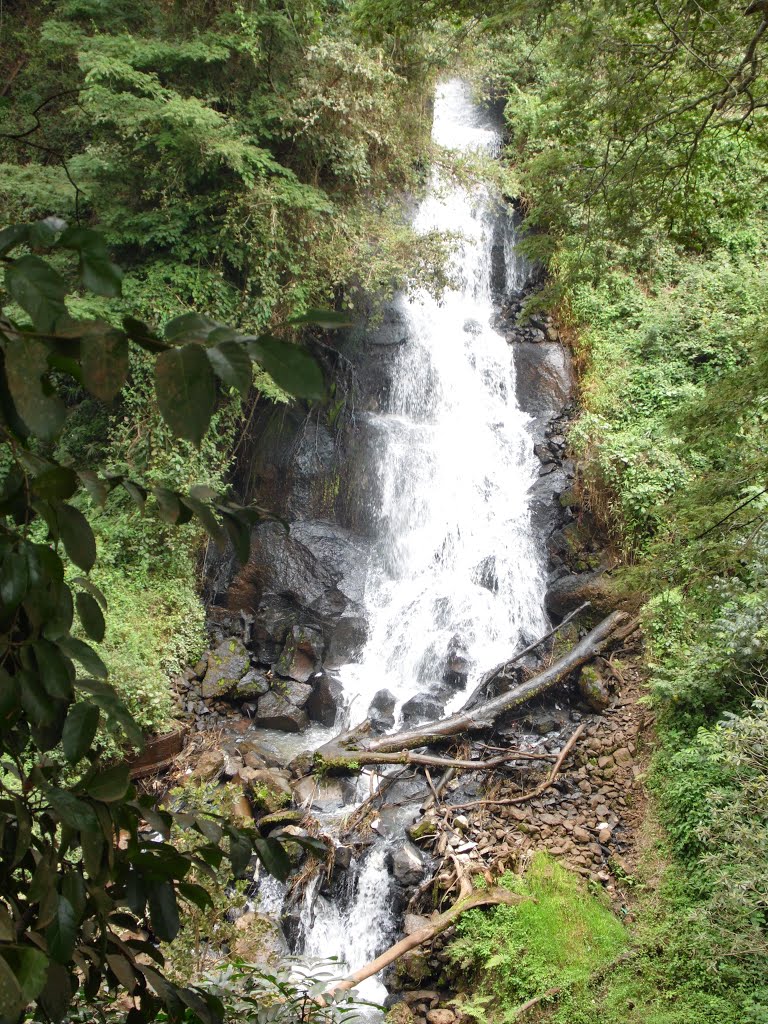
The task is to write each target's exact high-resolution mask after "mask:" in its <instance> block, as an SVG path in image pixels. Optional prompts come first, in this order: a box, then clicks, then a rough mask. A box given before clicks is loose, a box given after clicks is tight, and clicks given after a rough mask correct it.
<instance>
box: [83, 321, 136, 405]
mask: <svg viewBox="0 0 768 1024" xmlns="http://www.w3.org/2000/svg"><path fill="white" fill-rule="evenodd" d="M80 364H81V366H82V371H83V385H84V386H85V387H86V388H87V389H88V391H90V392H91V394H92V395H95V396H96V398H99V399H101V401H102V402H111V401H112V399H113V398H114V397H115V395H117V393H118V392H119V391H120V389H121V388H122V386H123V384H125V382H126V380H127V378H128V340H127V338H126V336H125V335H124V334H123V332H122V331H116V330H115V329H114V328H113V327H110V326H109V324H106V323H102V322H100V321H94V322H93V324H91V325H89V330H88V332H87V333H86V334H84V335H83V336H82V338H81V339H80Z"/></svg>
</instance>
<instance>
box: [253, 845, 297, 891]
mask: <svg viewBox="0 0 768 1024" xmlns="http://www.w3.org/2000/svg"><path fill="white" fill-rule="evenodd" d="M253 845H254V849H255V850H256V853H257V854H258V857H259V860H260V861H261V862H262V864H263V865H264V867H265V868H266V869H267V871H268V872H269V873H270V875H272V876H273V877H274V878H276V879H277V880H278V881H279V882H284V881H285V880H286V878H287V877H288V875H289V874H290V873H291V858H290V857H289V856H288V854H287V853H286V852H285V850H284V849H283V847H282V846H281V845H280V843H278V842H277V840H275V839H254V841H253Z"/></svg>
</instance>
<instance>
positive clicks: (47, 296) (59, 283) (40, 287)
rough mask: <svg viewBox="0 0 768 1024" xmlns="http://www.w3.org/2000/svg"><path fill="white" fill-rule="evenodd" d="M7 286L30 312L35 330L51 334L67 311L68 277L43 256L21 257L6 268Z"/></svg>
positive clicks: (27, 311)
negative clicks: (43, 258)
mask: <svg viewBox="0 0 768 1024" xmlns="http://www.w3.org/2000/svg"><path fill="white" fill-rule="evenodd" d="M5 287H6V288H7V289H8V292H9V293H10V295H11V297H12V298H13V299H14V301H15V302H18V304H19V305H20V306H21V308H22V309H23V310H24V311H25V312H26V313H28V314H29V317H30V319H31V320H32V323H33V325H34V327H35V330H38V331H41V332H42V333H43V334H50V333H51V332H52V331H53V330H54V328H55V327H56V321H57V320H58V319H59V318H60V317H63V316H64V315H65V314H66V312H67V309H66V306H65V305H64V296H65V295H66V294H67V285H66V282H65V281H64V278H63V277H61V275H60V274H57V273H56V271H55V270H54V269H53V267H51V266H50V265H49V264H48V263H46V262H45V260H42V259H40V257H39V256H21V257H19V259H17V260H15V261H14V262H13V263H12V264H11V266H9V267H8V268H7V269H6V271H5Z"/></svg>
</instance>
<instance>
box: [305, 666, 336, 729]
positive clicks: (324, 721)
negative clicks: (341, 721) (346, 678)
mask: <svg viewBox="0 0 768 1024" xmlns="http://www.w3.org/2000/svg"><path fill="white" fill-rule="evenodd" d="M312 685H313V689H312V694H311V695H310V698H309V700H308V701H307V703H306V705H305V710H306V712H307V714H308V715H309V717H310V718H311V719H312V721H313V722H319V723H320V725H325V726H327V727H329V728H330V727H332V726H333V725H334V724H335V722H336V715H337V714H338V711H339V708H340V707H341V705H342V703H343V697H344V687H343V685H342V683H341V680H340V679H337V678H336V676H334V675H331V673H330V672H323V673H322V674H321V675H319V676H316V677H315V678H313V679H312Z"/></svg>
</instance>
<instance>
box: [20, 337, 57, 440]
mask: <svg viewBox="0 0 768 1024" xmlns="http://www.w3.org/2000/svg"><path fill="white" fill-rule="evenodd" d="M48 370H49V366H48V349H47V348H46V347H45V345H44V344H43V342H41V341H37V340H36V339H35V338H25V339H23V340H22V339H14V340H13V341H12V342H11V343H10V344H9V345H8V346H7V347H6V349H5V376H6V380H7V382H8V390H9V391H10V394H11V398H12V399H13V405H14V408H15V410H16V413H17V414H18V416H19V417H20V418H21V419H22V421H23V422H24V424H25V425H26V427H27V429H28V430H29V431H30V432H31V433H32V434H36V435H37V437H40V438H42V439H43V440H44V441H51V440H53V439H54V438H55V437H56V436H57V435H58V433H59V431H60V430H61V427H62V424H63V423H64V417H65V415H66V409H65V407H64V403H63V402H62V400H61V399H60V398H59V396H58V395H57V394H56V393H55V392H54V391H53V390H52V388H51V385H50V382H49V381H48Z"/></svg>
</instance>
